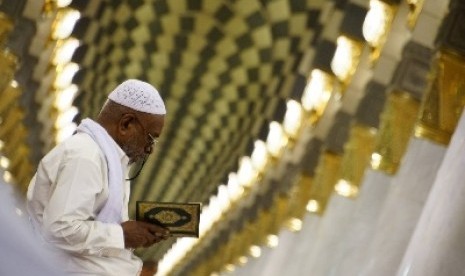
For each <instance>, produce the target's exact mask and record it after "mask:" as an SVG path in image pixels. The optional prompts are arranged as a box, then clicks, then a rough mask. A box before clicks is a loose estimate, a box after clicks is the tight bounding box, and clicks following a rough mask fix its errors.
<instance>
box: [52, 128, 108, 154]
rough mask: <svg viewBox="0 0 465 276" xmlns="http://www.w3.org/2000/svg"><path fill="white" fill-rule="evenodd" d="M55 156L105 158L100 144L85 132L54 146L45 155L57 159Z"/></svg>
mask: <svg viewBox="0 0 465 276" xmlns="http://www.w3.org/2000/svg"><path fill="white" fill-rule="evenodd" d="M53 156H61V157H64V158H84V159H90V160H95V161H97V160H100V159H102V158H104V156H103V153H102V151H101V149H100V147H99V146H98V144H97V143H96V142H95V141H94V140H93V139H92V137H90V136H89V135H88V134H85V133H76V134H74V135H73V136H71V137H69V138H68V139H66V140H65V141H63V142H62V143H60V144H58V145H57V146H56V147H55V148H53V149H52V150H51V151H50V152H49V153H48V154H47V156H46V157H45V159H47V157H49V158H52V159H55V158H54V157H53Z"/></svg>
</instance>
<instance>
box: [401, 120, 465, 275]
mask: <svg viewBox="0 0 465 276" xmlns="http://www.w3.org/2000/svg"><path fill="white" fill-rule="evenodd" d="M464 179H465V113H464V114H462V118H461V119H460V122H459V125H458V128H457V130H456V132H455V134H454V136H453V137H452V141H451V143H450V146H449V148H448V149H447V153H446V155H445V157H444V161H443V162H442V164H441V167H440V169H439V171H438V174H437V177H436V179H435V182H434V185H433V187H432V189H431V193H430V195H429V197H428V200H427V202H426V204H425V207H424V209H423V212H422V214H421V218H420V220H419V222H418V225H417V227H416V229H415V232H414V234H413V237H412V239H411V241H410V244H409V246H408V249H407V251H406V253H405V256H404V259H403V261H402V264H401V266H400V269H399V271H398V275H403V276H404V275H405V276H407V275H408V276H413V275H418V276H429V275H431V276H435V275H441V276H448V275H451V276H455V275H464V274H465V216H464V211H465V185H464Z"/></svg>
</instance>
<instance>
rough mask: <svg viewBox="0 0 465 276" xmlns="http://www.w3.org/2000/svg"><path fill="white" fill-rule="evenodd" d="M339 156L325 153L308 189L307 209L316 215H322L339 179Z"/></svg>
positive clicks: (321, 156)
mask: <svg viewBox="0 0 465 276" xmlns="http://www.w3.org/2000/svg"><path fill="white" fill-rule="evenodd" d="M341 160H342V158H341V156H340V155H337V154H335V153H332V152H329V151H325V152H324V153H323V154H321V155H320V160H319V162H318V166H317V168H316V171H315V178H314V181H313V183H312V187H311V189H310V200H309V201H308V204H307V209H308V210H309V211H311V212H314V213H317V214H323V213H324V211H325V209H326V205H327V203H328V200H329V197H330V196H331V194H332V192H333V190H334V186H335V185H336V182H337V180H338V179H339V176H340V174H339V172H340V167H341Z"/></svg>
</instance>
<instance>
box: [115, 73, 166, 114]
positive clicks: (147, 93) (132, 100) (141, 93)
mask: <svg viewBox="0 0 465 276" xmlns="http://www.w3.org/2000/svg"><path fill="white" fill-rule="evenodd" d="M108 99H110V100H112V101H114V102H116V103H119V104H121V105H124V106H126V107H129V108H131V109H134V110H137V111H141V112H146V113H150V114H155V115H165V114H166V109H165V104H164V103H163V99H162V98H161V96H160V94H159V93H158V91H157V89H156V88H155V87H153V86H152V85H151V84H149V83H146V82H143V81H140V80H135V79H129V80H127V81H125V82H123V83H121V84H120V85H118V86H117V87H116V88H115V90H113V91H112V92H111V93H110V95H108Z"/></svg>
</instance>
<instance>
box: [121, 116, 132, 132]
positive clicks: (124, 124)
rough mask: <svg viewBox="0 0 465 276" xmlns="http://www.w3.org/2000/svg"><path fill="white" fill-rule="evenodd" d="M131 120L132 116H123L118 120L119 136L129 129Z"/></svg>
mask: <svg viewBox="0 0 465 276" xmlns="http://www.w3.org/2000/svg"><path fill="white" fill-rule="evenodd" d="M133 120H134V115H132V114H124V115H123V116H122V117H121V119H120V120H119V124H118V131H119V132H121V134H126V132H127V131H128V130H129V129H130V125H131V123H132V121H133Z"/></svg>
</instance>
